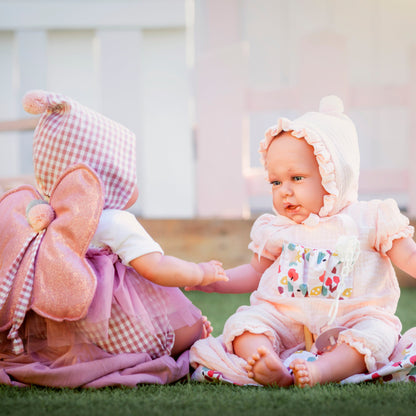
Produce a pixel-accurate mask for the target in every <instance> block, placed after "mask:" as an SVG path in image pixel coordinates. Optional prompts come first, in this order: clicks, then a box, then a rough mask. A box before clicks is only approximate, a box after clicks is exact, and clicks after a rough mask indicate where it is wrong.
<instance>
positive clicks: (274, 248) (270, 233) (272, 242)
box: [248, 214, 288, 261]
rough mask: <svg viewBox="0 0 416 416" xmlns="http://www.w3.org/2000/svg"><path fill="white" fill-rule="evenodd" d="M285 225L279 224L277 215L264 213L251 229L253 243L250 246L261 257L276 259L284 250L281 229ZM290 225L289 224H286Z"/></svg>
mask: <svg viewBox="0 0 416 416" xmlns="http://www.w3.org/2000/svg"><path fill="white" fill-rule="evenodd" d="M282 226H283V227H284V225H282V224H279V221H278V218H277V217H276V216H275V215H271V214H264V215H262V216H260V217H259V218H257V220H256V221H255V223H254V224H253V227H252V229H251V233H250V237H251V243H250V244H249V245H248V248H249V249H250V250H252V251H253V253H255V254H257V255H258V256H259V257H264V258H267V259H269V260H272V261H274V260H276V259H277V258H278V257H279V256H280V253H281V252H282V245H283V240H282V239H281V238H280V233H279V231H280V230H281V229H282ZM286 226H288V224H286Z"/></svg>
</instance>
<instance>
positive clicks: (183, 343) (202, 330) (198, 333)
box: [171, 316, 212, 356]
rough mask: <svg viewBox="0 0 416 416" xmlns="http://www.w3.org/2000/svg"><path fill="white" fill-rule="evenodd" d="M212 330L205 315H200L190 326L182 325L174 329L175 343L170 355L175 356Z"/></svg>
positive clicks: (205, 336)
mask: <svg viewBox="0 0 416 416" xmlns="http://www.w3.org/2000/svg"><path fill="white" fill-rule="evenodd" d="M211 332H212V326H211V322H210V321H208V319H207V317H206V316H202V317H201V319H199V320H198V321H197V322H195V323H194V324H193V325H192V326H184V327H182V328H178V329H176V330H175V343H174V344H173V348H172V352H171V355H172V356H175V355H178V354H181V353H182V352H183V351H185V350H187V349H188V348H190V347H191V346H192V344H194V343H195V342H196V341H198V340H199V339H202V338H207V337H208V336H209V335H210V334H211Z"/></svg>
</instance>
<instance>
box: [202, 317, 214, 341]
mask: <svg viewBox="0 0 416 416" xmlns="http://www.w3.org/2000/svg"><path fill="white" fill-rule="evenodd" d="M211 333H212V326H211V322H210V321H208V318H207V317H206V316H204V315H203V316H202V332H201V339H204V338H208V337H209V336H210V335H211Z"/></svg>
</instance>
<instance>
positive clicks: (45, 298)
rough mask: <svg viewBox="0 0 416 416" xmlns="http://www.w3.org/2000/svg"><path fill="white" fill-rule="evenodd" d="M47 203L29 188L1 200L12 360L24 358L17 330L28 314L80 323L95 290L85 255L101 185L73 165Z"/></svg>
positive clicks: (1, 314) (0, 255)
mask: <svg viewBox="0 0 416 416" xmlns="http://www.w3.org/2000/svg"><path fill="white" fill-rule="evenodd" d="M45 202H46V201H44V200H43V199H42V197H41V195H40V194H39V193H38V192H37V191H36V190H35V188H33V187H32V186H29V185H24V186H20V187H18V188H16V189H14V190H11V191H9V192H7V193H6V194H4V195H3V196H2V197H1V198H0V218H1V221H0V330H1V331H4V330H6V329H8V328H10V331H9V334H8V336H7V338H8V339H11V340H12V346H13V351H14V352H15V353H16V354H20V353H22V352H23V343H22V341H21V339H20V337H19V334H18V330H19V328H20V326H21V324H22V322H23V320H24V318H25V315H26V312H27V311H28V310H29V309H33V310H34V311H35V312H37V313H38V314H39V315H42V316H43V317H46V318H50V319H53V320H55V321H62V320H69V321H75V320H78V319H80V318H83V317H84V316H85V315H86V314H87V311H88V308H89V306H90V303H91V301H92V299H93V296H94V292H95V288H96V284H97V283H96V276H95V274H94V271H93V270H92V269H91V267H90V266H89V264H88V263H87V261H86V260H85V253H86V251H87V250H88V247H89V244H90V241H91V239H92V237H93V235H94V233H95V230H96V229H97V225H98V222H99V219H100V216H101V212H102V207H103V203H104V200H103V192H102V185H101V181H100V179H99V178H98V177H97V175H96V174H95V172H94V171H92V170H91V169H90V168H89V167H88V166H86V165H83V164H79V165H75V166H73V167H71V168H69V169H67V170H66V171H65V172H64V173H63V174H62V176H61V177H60V178H59V179H58V181H57V183H56V184H55V186H54V189H53V190H52V192H51V197H50V201H49V205H44V204H45ZM38 203H40V204H41V205H44V206H43V207H40V205H38ZM34 207H35V208H34ZM36 211H37V212H36ZM34 213H35V215H33V214H34Z"/></svg>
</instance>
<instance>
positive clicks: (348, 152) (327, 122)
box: [259, 95, 360, 217]
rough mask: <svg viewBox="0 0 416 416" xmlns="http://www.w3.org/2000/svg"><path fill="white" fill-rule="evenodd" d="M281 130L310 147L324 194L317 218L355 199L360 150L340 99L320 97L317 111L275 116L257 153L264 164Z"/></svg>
mask: <svg viewBox="0 0 416 416" xmlns="http://www.w3.org/2000/svg"><path fill="white" fill-rule="evenodd" d="M282 131H291V132H292V133H291V134H292V135H293V136H295V137H297V138H304V139H305V140H306V142H307V143H308V144H310V145H311V146H312V147H313V148H314V154H315V156H316V160H317V162H318V166H319V172H320V174H321V177H322V186H323V187H324V189H325V190H326V191H327V192H328V194H329V195H325V197H324V204H323V206H322V208H321V210H320V211H319V216H320V217H326V216H329V215H334V214H336V213H338V212H339V211H340V210H342V209H343V208H345V207H346V206H347V205H349V204H350V203H352V202H355V201H356V200H357V198H358V177H359V171H360V153H359V147H358V137H357V131H356V128H355V125H354V123H353V122H352V120H351V119H350V118H349V117H347V116H346V115H345V114H344V104H343V102H342V100H341V99H340V98H339V97H337V96H334V95H330V96H326V97H324V98H322V99H321V101H320V105H319V112H308V113H305V114H303V115H302V116H300V117H299V118H296V119H295V120H293V121H291V120H289V119H287V118H279V119H278V121H277V124H276V125H275V126H272V127H270V128H268V129H267V130H266V133H265V137H264V139H263V140H262V141H261V142H260V149H259V152H260V154H261V159H262V162H263V164H264V165H265V167H266V155H267V150H268V148H269V146H270V143H271V142H272V141H273V140H274V139H275V138H276V136H277V135H278V134H279V133H280V132H282Z"/></svg>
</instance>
